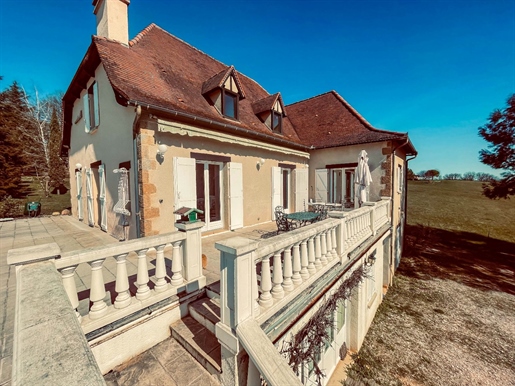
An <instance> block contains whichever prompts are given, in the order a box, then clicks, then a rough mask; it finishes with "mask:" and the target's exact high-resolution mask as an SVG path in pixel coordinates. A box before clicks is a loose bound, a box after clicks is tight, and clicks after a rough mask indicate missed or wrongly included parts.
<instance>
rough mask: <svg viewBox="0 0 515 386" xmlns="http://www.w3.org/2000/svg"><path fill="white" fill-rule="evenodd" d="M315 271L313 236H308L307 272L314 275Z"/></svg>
mask: <svg viewBox="0 0 515 386" xmlns="http://www.w3.org/2000/svg"><path fill="white" fill-rule="evenodd" d="M316 271H317V268H316V266H315V236H313V237H310V238H309V240H308V272H309V274H310V275H314V274H315V272H316Z"/></svg>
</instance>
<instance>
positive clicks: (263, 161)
mask: <svg viewBox="0 0 515 386" xmlns="http://www.w3.org/2000/svg"><path fill="white" fill-rule="evenodd" d="M257 164H258V165H259V166H260V167H261V166H263V165H264V164H265V159H264V158H260V159H258V161H257Z"/></svg>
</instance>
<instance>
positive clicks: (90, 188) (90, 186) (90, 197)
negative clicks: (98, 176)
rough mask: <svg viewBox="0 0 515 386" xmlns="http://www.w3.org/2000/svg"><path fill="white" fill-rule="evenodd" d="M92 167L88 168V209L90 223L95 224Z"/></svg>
mask: <svg viewBox="0 0 515 386" xmlns="http://www.w3.org/2000/svg"><path fill="white" fill-rule="evenodd" d="M91 174H92V171H91V168H88V169H86V207H87V210H88V225H89V226H90V227H92V226H95V216H94V213H93V184H92V178H91Z"/></svg>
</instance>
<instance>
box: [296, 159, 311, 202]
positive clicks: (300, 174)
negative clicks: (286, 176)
mask: <svg viewBox="0 0 515 386" xmlns="http://www.w3.org/2000/svg"><path fill="white" fill-rule="evenodd" d="M308 171H309V169H307V168H306V169H295V170H294V173H295V211H296V212H301V211H304V210H307V204H308V178H309V176H308Z"/></svg>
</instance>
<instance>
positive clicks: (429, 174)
mask: <svg viewBox="0 0 515 386" xmlns="http://www.w3.org/2000/svg"><path fill="white" fill-rule="evenodd" d="M424 177H426V178H431V181H433V180H434V179H435V177H440V171H438V170H436V169H430V170H427V171H426V172H425V173H424Z"/></svg>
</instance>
